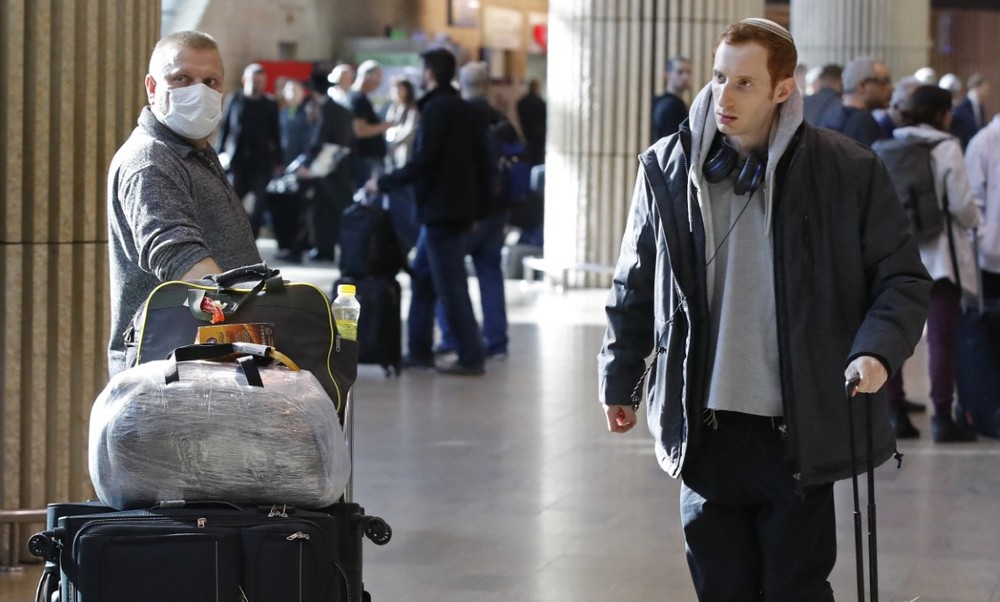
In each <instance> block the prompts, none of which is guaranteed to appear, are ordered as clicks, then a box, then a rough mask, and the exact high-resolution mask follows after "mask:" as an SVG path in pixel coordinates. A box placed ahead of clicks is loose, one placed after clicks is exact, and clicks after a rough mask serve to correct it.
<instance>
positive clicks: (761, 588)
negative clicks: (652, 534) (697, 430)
mask: <svg viewBox="0 0 1000 602" xmlns="http://www.w3.org/2000/svg"><path fill="white" fill-rule="evenodd" d="M715 414H716V417H717V424H718V428H717V429H713V428H711V427H710V426H707V425H706V426H705V427H704V428H703V429H702V432H703V439H702V441H701V445H700V446H699V447H698V448H697V450H694V453H693V455H692V456H691V457H690V459H689V460H688V461H687V462H686V463H685V466H684V470H683V473H682V485H681V521H682V523H683V525H684V540H685V542H686V544H687V558H688V567H689V568H690V570H691V577H692V578H693V579H694V586H695V590H696V591H697V593H698V599H699V600H700V601H701V602H748V601H754V600H762V601H766V602H795V601H802V602H827V601H832V600H833V590H832V588H831V587H830V583H829V581H828V578H829V575H830V572H831V571H832V570H833V565H834V563H835V562H836V559H837V531H836V525H835V516H834V507H833V484H826V485H820V486H812V487H806V488H803V487H801V486H800V485H799V483H798V482H797V481H795V479H794V478H793V477H792V465H791V463H790V462H789V461H788V460H787V459H786V453H785V446H784V443H783V441H782V435H781V432H780V431H779V430H778V428H777V425H776V422H775V421H773V420H772V419H771V418H767V417H761V416H751V415H749V414H740V413H736V412H716V413H715Z"/></svg>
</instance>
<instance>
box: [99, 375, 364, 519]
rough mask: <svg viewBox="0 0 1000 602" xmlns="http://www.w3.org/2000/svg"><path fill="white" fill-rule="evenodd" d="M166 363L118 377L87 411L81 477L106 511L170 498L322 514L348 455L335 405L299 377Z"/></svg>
mask: <svg viewBox="0 0 1000 602" xmlns="http://www.w3.org/2000/svg"><path fill="white" fill-rule="evenodd" d="M169 365H170V361H168V360H160V361H154V362H148V363H145V364H142V365H140V366H137V367H134V368H131V369H129V370H126V371H124V372H121V373H119V374H117V375H115V377H114V378H113V379H112V380H111V382H110V383H108V386H107V387H106V388H105V389H104V391H103V392H102V393H101V395H100V396H99V397H98V398H97V401H96V402H95V403H94V407H93V409H92V411H91V415H90V442H89V462H90V476H91V479H92V480H93V483H94V488H95V489H96V491H97V495H98V497H100V499H101V501H103V502H104V503H105V504H107V505H108V506H111V507H114V508H118V509H124V508H137V507H148V506H151V505H153V504H155V503H158V502H162V501H170V500H184V501H187V502H191V501H226V502H232V503H235V504H244V505H254V504H287V505H290V506H298V507H304V508H321V507H325V506H329V505H331V504H333V503H334V502H336V501H337V499H338V498H339V497H340V496H341V494H342V493H343V492H344V489H345V487H346V486H347V482H348V478H349V476H350V471H351V461H350V454H349V451H348V449H347V443H346V441H345V440H344V435H343V431H342V430H341V427H340V421H339V420H338V418H337V412H336V408H335V407H334V405H333V402H332V401H331V400H330V398H329V396H328V395H327V394H326V392H325V391H324V390H323V386H322V385H321V384H320V383H319V381H318V380H317V379H316V377H314V376H313V375H312V373H310V372H307V371H299V372H293V371H290V370H288V369H286V368H284V367H281V366H273V367H270V366H269V367H262V368H260V375H261V380H262V381H263V383H264V386H263V387H253V386H250V385H248V384H247V381H246V378H245V377H244V376H243V374H242V373H241V372H240V370H239V368H238V367H237V365H236V364H233V363H219V362H208V361H191V362H180V363H178V364H177V367H178V372H179V375H180V381H179V382H174V383H171V384H164V371H165V370H166V369H167V368H168V366H169Z"/></svg>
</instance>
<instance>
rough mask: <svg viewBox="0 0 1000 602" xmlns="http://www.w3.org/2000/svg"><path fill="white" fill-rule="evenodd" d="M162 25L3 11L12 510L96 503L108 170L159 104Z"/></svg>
mask: <svg viewBox="0 0 1000 602" xmlns="http://www.w3.org/2000/svg"><path fill="white" fill-rule="evenodd" d="M159 22H160V2H158V1H153V2H149V1H147V0H76V1H75V2H58V1H45V2H35V1H32V0H2V6H0V39H2V40H3V44H2V45H0V82H2V84H0V145H2V149H3V150H2V152H0V182H2V183H3V194H2V196H0V286H2V287H3V292H2V294H0V330H2V331H3V345H2V347H0V390H2V397H0V442H2V446H3V459H2V462H0V508H3V509H17V508H26V509H40V508H44V507H45V504H46V503H48V502H53V501H70V500H81V499H86V498H87V497H88V496H91V495H93V490H92V488H91V485H90V478H89V476H88V472H87V424H88V419H89V415H90V408H91V405H92V403H93V401H94V398H95V397H96V395H97V393H99V392H100V390H101V389H102V388H103V386H104V384H105V382H106V381H107V368H106V365H107V355H106V346H107V338H108V328H109V310H108V274H107V264H108V259H107V223H106V218H105V205H106V201H105V194H106V193H105V186H106V180H107V170H108V164H109V163H110V160H111V156H112V155H113V154H114V151H115V150H116V149H117V147H118V146H119V145H120V144H121V143H122V142H123V141H124V140H125V138H126V137H127V136H128V134H129V132H131V130H132V127H133V126H134V124H135V119H136V116H137V115H138V111H139V108H140V107H141V106H142V105H143V104H144V102H145V92H144V90H143V83H142V82H143V76H144V75H145V73H146V67H147V62H148V60H149V53H150V51H151V50H152V47H153V44H154V43H155V41H156V39H157V33H158V30H159ZM35 527H37V525H34V526H32V525H29V526H26V528H25V529H24V533H26V532H27V531H28V530H30V529H31V528H35ZM24 533H22V535H23V534H24ZM24 540H25V537H20V536H19V537H18V538H17V541H24ZM6 544H7V539H6V538H4V539H3V541H2V542H0V546H6ZM2 553H3V554H4V558H6V553H7V552H6V550H2Z"/></svg>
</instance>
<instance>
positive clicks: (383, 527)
mask: <svg viewBox="0 0 1000 602" xmlns="http://www.w3.org/2000/svg"><path fill="white" fill-rule="evenodd" d="M364 533H365V537H367V538H368V539H370V540H372V542H374V543H375V545H377V546H384V545H385V544H387V543H389V540H390V539H392V527H390V526H389V523H387V522H385V521H384V520H382V519H381V518H379V517H377V516H372V517H370V518H369V519H368V520H366V521H365V531H364Z"/></svg>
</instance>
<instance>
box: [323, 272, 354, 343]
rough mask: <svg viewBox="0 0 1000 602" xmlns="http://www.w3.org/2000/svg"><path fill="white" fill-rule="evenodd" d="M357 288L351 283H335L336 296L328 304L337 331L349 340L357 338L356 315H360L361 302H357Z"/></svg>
mask: <svg viewBox="0 0 1000 602" xmlns="http://www.w3.org/2000/svg"><path fill="white" fill-rule="evenodd" d="M356 294H357V288H356V287H355V286H354V285H353V284H339V285H337V298H336V299H334V300H333V304H332V305H331V306H330V307H331V308H332V309H333V320H334V322H336V323H337V332H339V333H340V336H341V337H343V338H345V339H347V340H349V341H357V340H358V316H360V315H361V304H360V303H358V298H357V297H356V296H355V295H356Z"/></svg>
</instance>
